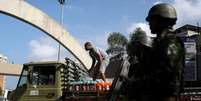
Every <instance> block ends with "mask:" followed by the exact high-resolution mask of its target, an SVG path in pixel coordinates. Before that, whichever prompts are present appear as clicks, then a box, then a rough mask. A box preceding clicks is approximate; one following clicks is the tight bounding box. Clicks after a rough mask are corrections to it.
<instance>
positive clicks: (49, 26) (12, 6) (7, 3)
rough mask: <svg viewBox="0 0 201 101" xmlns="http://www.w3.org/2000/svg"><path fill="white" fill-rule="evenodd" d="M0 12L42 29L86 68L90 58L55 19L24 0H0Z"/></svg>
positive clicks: (88, 65) (89, 64)
mask: <svg viewBox="0 0 201 101" xmlns="http://www.w3.org/2000/svg"><path fill="white" fill-rule="evenodd" d="M0 13H4V14H6V15H9V16H12V17H14V18H17V19H19V20H21V21H24V22H26V23H28V24H30V25H32V26H34V27H36V28H38V29H39V30H41V31H43V32H44V33H46V34H47V35H49V36H50V37H52V38H53V39H55V40H56V41H57V42H59V43H60V44H61V45H62V46H64V48H66V49H67V50H68V51H69V52H71V53H72V54H73V55H74V56H75V57H76V58H77V59H78V60H79V61H80V62H81V63H82V64H83V65H84V66H85V67H86V68H87V69H89V68H90V66H91V58H90V57H89V55H88V54H87V53H86V51H85V50H84V49H83V48H82V47H81V46H80V44H79V43H78V42H77V41H76V40H75V39H74V38H73V37H72V36H71V35H70V34H69V33H68V32H67V31H66V30H65V29H64V28H63V27H62V26H60V25H59V24H58V23H57V22H56V21H54V20H53V19H52V18H50V17H49V16H48V15H47V14H45V13H44V12H42V11H41V10H40V9H38V8H35V7H33V6H32V5H30V4H28V3H27V2H25V1H24V0H12V1H11V0H0Z"/></svg>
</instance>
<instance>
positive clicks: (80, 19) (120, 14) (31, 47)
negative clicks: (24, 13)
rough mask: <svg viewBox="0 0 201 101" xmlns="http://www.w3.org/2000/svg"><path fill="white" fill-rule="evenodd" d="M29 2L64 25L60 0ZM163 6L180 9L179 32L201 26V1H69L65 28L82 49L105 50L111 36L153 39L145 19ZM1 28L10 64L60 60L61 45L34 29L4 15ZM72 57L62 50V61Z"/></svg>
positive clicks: (11, 84) (10, 80)
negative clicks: (138, 32)
mask: <svg viewBox="0 0 201 101" xmlns="http://www.w3.org/2000/svg"><path fill="white" fill-rule="evenodd" d="M10 1H12V0H10ZM25 1H27V2H28V3H30V4H31V5H33V6H34V7H36V8H39V9H40V10H42V11H43V12H45V13H46V14H48V15H49V16H50V17H52V18H53V19H54V20H56V21H58V22H60V17H61V16H60V15H61V12H60V5H59V3H58V1H57V0H25ZM162 2H164V3H170V4H172V5H173V6H174V7H175V8H176V10H177V14H178V21H177V25H176V26H175V28H178V27H181V26H183V25H185V24H193V25H196V24H197V23H200V20H201V12H200V9H201V0H66V4H65V5H64V25H63V27H64V28H65V29H66V30H67V31H68V32H69V33H70V34H71V35H72V36H73V37H74V38H75V39H76V40H77V41H78V42H79V43H80V45H83V44H84V42H86V41H91V42H92V43H93V44H94V45H95V46H97V47H100V48H102V49H103V50H105V49H107V37H108V35H109V34H110V33H111V32H121V33H122V34H124V35H125V36H126V37H127V38H128V37H129V34H130V33H131V32H132V31H134V30H135V29H136V28H137V27H141V28H142V29H143V30H145V31H146V32H147V33H148V35H151V36H152V34H151V33H150V30H149V26H148V24H147V22H146V21H145V18H146V16H147V13H148V11H149V9H150V8H151V7H152V6H153V5H155V4H158V3H162ZM0 28H1V30H0V33H1V38H0V46H1V47H0V54H4V55H5V56H7V57H8V59H9V63H15V64H23V63H27V62H30V61H46V60H57V52H58V43H57V42H55V41H54V40H53V39H51V38H50V37H49V36H47V35H45V34H44V33H43V32H41V31H39V30H38V29H36V28H34V27H32V26H31V25H28V24H26V23H24V22H22V21H19V20H17V19H15V18H12V17H9V16H7V15H4V14H0ZM68 55H69V54H68V52H67V51H66V49H64V48H62V56H61V58H64V57H67V56H68ZM17 80H18V79H17V78H16V77H7V79H6V88H10V89H14V88H15V86H16V83H17Z"/></svg>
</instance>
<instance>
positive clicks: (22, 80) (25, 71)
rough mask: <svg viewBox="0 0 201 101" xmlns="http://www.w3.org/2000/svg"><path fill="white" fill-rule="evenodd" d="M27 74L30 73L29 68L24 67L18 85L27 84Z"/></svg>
mask: <svg viewBox="0 0 201 101" xmlns="http://www.w3.org/2000/svg"><path fill="white" fill-rule="evenodd" d="M27 75H28V68H24V69H23V71H22V74H21V76H20V79H19V82H18V87H22V86H26V85H27Z"/></svg>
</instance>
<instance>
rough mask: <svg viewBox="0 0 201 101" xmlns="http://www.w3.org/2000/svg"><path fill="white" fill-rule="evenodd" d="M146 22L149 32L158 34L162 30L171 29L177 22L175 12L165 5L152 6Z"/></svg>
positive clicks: (172, 8)
mask: <svg viewBox="0 0 201 101" xmlns="http://www.w3.org/2000/svg"><path fill="white" fill-rule="evenodd" d="M146 21H148V22H149V25H150V29H151V32H152V33H153V34H159V33H160V32H161V31H162V30H163V29H164V28H172V27H173V25H175V23H176V21H177V14H176V10H175V8H174V7H173V6H171V5H170V4H166V3H161V4H157V5H154V6H153V7H152V8H151V9H150V10H149V13H148V16H147V18H146Z"/></svg>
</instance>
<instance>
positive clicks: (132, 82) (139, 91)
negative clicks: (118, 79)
mask: <svg viewBox="0 0 201 101" xmlns="http://www.w3.org/2000/svg"><path fill="white" fill-rule="evenodd" d="M137 30H138V33H136V35H135V36H134V37H133V38H135V39H131V41H130V42H129V43H128V46H127V53H128V56H129V62H130V67H129V72H128V78H127V79H126V80H125V81H124V84H123V85H122V86H123V88H122V89H125V91H124V92H125V93H126V94H127V97H128V99H129V101H133V100H134V101H135V100H137V101H140V99H141V97H143V96H141V95H143V92H144V91H143V89H144V86H145V82H144V79H142V78H143V77H144V76H145V74H146V68H147V67H148V66H150V65H149V62H148V61H150V60H149V57H150V52H151V47H152V41H153V39H152V37H149V36H147V35H146V33H145V32H144V31H142V30H141V29H140V30H139V29H137ZM124 79H125V78H124Z"/></svg>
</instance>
